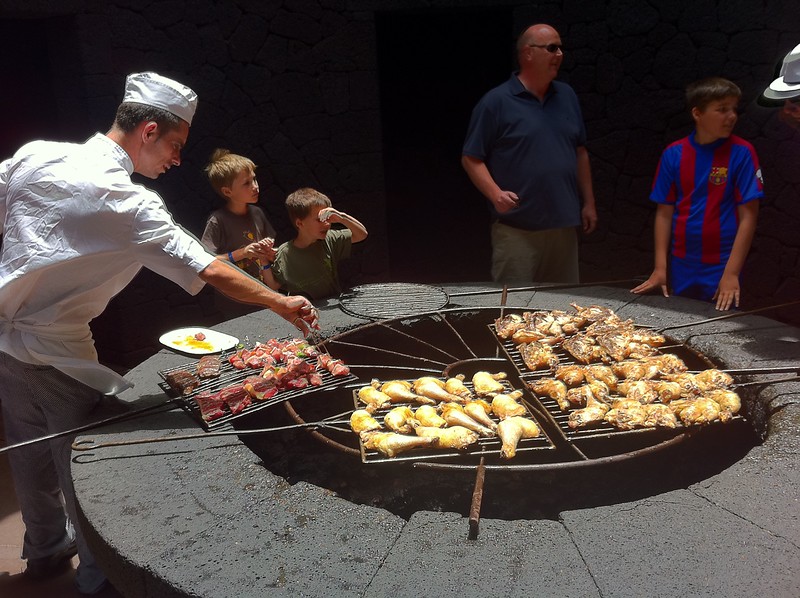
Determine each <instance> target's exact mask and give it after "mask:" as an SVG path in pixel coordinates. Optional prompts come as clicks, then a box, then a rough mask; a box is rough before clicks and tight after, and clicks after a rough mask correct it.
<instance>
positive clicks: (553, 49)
mask: <svg viewBox="0 0 800 598" xmlns="http://www.w3.org/2000/svg"><path fill="white" fill-rule="evenodd" d="M528 45H529V46H530V47H531V48H544V49H545V50H547V51H548V52H550V54H556V53H558V52H561V53H562V54H563V53H564V46H562V45H561V44H528Z"/></svg>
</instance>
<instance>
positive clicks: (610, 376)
mask: <svg viewBox="0 0 800 598" xmlns="http://www.w3.org/2000/svg"><path fill="white" fill-rule="evenodd" d="M584 376H585V377H586V381H587V382H590V383H591V382H592V381H594V380H597V381H599V382H602V383H603V384H605V385H606V386H608V388H609V389H610V390H616V389H617V383H618V382H619V379H618V378H617V376H616V375H615V374H614V370H612V369H611V368H610V367H609V366H607V365H600V364H596V365H587V366H586V367H584Z"/></svg>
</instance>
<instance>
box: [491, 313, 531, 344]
mask: <svg viewBox="0 0 800 598" xmlns="http://www.w3.org/2000/svg"><path fill="white" fill-rule="evenodd" d="M524 326H525V320H524V318H523V317H522V316H520V315H519V314H508V315H507V316H503V317H502V318H497V319H496V320H495V321H494V328H495V331H496V332H497V336H499V337H500V338H503V339H509V338H511V336H512V335H513V334H514V333H515V332H516V331H517V330H519V329H520V328H523V327H524Z"/></svg>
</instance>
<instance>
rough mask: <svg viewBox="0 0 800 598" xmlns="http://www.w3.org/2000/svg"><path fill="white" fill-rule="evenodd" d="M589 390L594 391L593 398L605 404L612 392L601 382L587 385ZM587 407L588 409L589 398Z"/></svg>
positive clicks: (597, 381) (595, 381)
mask: <svg viewBox="0 0 800 598" xmlns="http://www.w3.org/2000/svg"><path fill="white" fill-rule="evenodd" d="M587 386H588V387H589V390H590V391H592V397H594V398H595V399H597V400H598V401H602V402H603V403H607V402H608V394H609V392H610V390H609V389H608V385H607V384H606V383H605V382H601V381H600V380H593V381H591V382H589V384H587ZM586 405H587V407H588V405H589V400H588V398H587V400H586Z"/></svg>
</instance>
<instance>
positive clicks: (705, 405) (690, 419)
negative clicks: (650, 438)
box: [673, 397, 720, 426]
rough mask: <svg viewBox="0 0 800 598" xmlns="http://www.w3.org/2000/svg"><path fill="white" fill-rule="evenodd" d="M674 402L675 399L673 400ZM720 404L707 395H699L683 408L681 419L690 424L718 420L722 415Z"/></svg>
mask: <svg viewBox="0 0 800 598" xmlns="http://www.w3.org/2000/svg"><path fill="white" fill-rule="evenodd" d="M673 402H674V401H673ZM719 415H720V408H719V405H718V404H717V403H716V402H715V401H712V400H711V399H707V398H705V397H699V398H698V399H696V400H695V401H693V402H692V404H691V405H689V406H688V407H686V409H682V410H681V412H680V414H679V415H678V417H680V418H681V421H682V422H683V423H684V424H685V425H687V426H690V425H692V424H708V423H711V422H713V421H716V420H718V419H719V418H720V417H719Z"/></svg>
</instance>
